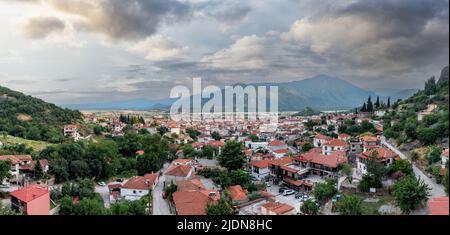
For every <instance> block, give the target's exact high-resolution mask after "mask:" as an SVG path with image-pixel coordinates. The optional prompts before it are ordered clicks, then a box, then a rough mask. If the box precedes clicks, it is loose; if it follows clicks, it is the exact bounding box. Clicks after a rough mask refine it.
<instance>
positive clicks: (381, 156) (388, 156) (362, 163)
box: [356, 148, 400, 174]
mask: <svg viewBox="0 0 450 235" xmlns="http://www.w3.org/2000/svg"><path fill="white" fill-rule="evenodd" d="M374 156H375V157H376V158H377V160H378V161H379V162H381V163H382V164H384V165H385V166H386V167H388V166H390V165H392V164H393V163H394V161H396V160H399V159H400V157H399V156H398V155H397V154H396V153H394V152H393V151H391V150H389V149H387V148H377V149H372V150H369V151H365V152H363V153H360V154H357V155H356V170H357V171H358V172H359V173H361V174H367V167H366V162H367V160H368V159H370V158H372V157H374Z"/></svg>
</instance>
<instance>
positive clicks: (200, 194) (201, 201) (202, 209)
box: [173, 179, 220, 215]
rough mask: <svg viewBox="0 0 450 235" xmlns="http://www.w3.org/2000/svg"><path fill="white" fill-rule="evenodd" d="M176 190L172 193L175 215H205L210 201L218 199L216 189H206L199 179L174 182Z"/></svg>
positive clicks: (218, 194) (213, 201) (214, 201)
mask: <svg viewBox="0 0 450 235" xmlns="http://www.w3.org/2000/svg"><path fill="white" fill-rule="evenodd" d="M176 184H177V186H178V191H176V192H175V193H173V201H174V204H175V208H176V213H177V215H205V214H206V207H207V205H208V204H210V203H216V202H217V201H219V200H220V193H219V191H217V190H216V189H207V188H206V187H205V186H204V185H203V183H202V182H201V181H200V180H199V179H191V180H180V181H177V182H176Z"/></svg>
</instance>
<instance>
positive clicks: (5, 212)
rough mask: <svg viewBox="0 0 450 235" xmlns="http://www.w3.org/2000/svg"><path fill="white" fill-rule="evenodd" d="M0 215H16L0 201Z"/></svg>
mask: <svg viewBox="0 0 450 235" xmlns="http://www.w3.org/2000/svg"><path fill="white" fill-rule="evenodd" d="M0 215H18V214H17V213H16V212H15V211H13V210H11V209H10V208H8V207H6V206H4V205H3V204H2V201H0Z"/></svg>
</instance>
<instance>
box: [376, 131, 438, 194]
mask: <svg viewBox="0 0 450 235" xmlns="http://www.w3.org/2000/svg"><path fill="white" fill-rule="evenodd" d="M381 144H382V145H384V146H386V147H387V148H389V149H390V150H392V151H393V152H395V153H396V154H398V155H399V156H400V158H401V159H406V160H409V159H408V158H407V157H406V155H405V154H403V153H402V152H401V151H400V150H398V149H397V148H395V147H394V146H392V145H391V144H389V143H388V142H387V141H386V137H384V136H382V137H381ZM412 166H413V170H414V174H415V175H416V176H417V177H418V178H420V179H422V180H423V181H424V182H425V183H426V184H427V185H428V186H429V187H430V194H431V197H443V196H446V193H445V190H444V186H442V185H440V184H437V183H435V182H434V181H433V180H432V179H431V178H430V177H428V176H427V175H425V174H424V173H423V172H422V171H421V170H420V169H419V168H417V167H416V166H415V165H414V164H412Z"/></svg>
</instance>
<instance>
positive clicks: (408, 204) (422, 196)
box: [393, 175, 430, 214]
mask: <svg viewBox="0 0 450 235" xmlns="http://www.w3.org/2000/svg"><path fill="white" fill-rule="evenodd" d="M429 190H430V188H429V187H428V185H427V184H426V183H425V182H423V180H420V179H417V178H416V177H415V176H414V175H410V176H407V177H405V178H403V179H401V180H399V181H398V182H397V183H395V185H394V190H393V195H394V197H395V203H396V205H397V206H398V207H399V208H400V209H401V210H402V212H403V213H404V214H409V213H410V212H411V211H413V210H415V209H416V208H418V207H419V206H420V205H423V204H424V203H425V202H426V201H427V200H428V197H429V196H430V194H429V192H428V191H429Z"/></svg>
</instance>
